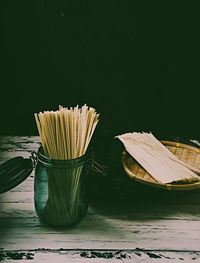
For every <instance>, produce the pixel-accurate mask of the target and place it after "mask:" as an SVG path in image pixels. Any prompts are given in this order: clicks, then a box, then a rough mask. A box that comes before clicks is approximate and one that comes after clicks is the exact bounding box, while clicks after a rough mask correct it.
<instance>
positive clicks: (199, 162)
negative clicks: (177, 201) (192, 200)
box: [122, 140, 200, 191]
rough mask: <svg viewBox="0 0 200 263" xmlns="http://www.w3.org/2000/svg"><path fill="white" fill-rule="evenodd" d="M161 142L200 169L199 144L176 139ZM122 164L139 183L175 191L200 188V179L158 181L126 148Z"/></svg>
mask: <svg viewBox="0 0 200 263" xmlns="http://www.w3.org/2000/svg"><path fill="white" fill-rule="evenodd" d="M160 142H161V143H163V144H164V145H165V147H167V148H168V149H169V150H170V151H171V152H172V153H173V154H175V155H176V156H178V157H179V158H181V159H182V160H185V161H187V162H188V163H190V164H191V165H192V166H194V167H195V168H197V169H200V147H198V146H197V145H195V146H192V145H189V144H185V143H181V142H175V141H164V140H161V141H160ZM122 165H123V167H124V170H125V172H126V173H127V174H128V176H129V177H130V178H131V179H134V180H136V181H137V182H139V183H143V184H146V185H148V186H152V187H156V188H160V189H163V190H175V191H181V190H182V191H186V190H195V189H198V188H200V181H193V182H190V183H189V182H187V183H186V182H179V183H177V182H175V183H171V184H161V183H159V182H157V181H156V180H155V179H154V178H153V177H152V176H151V175H150V174H149V173H148V172H147V171H146V170H145V169H144V168H143V167H141V166H140V165H139V164H138V162H137V161H136V160H135V159H133V157H132V156H130V155H129V153H128V152H127V151H126V150H124V151H123V152H122Z"/></svg>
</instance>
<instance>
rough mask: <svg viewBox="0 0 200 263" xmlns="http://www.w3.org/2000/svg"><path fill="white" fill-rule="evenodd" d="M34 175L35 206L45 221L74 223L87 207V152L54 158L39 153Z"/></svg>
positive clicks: (54, 224) (55, 223)
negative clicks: (58, 158) (70, 156)
mask: <svg viewBox="0 0 200 263" xmlns="http://www.w3.org/2000/svg"><path fill="white" fill-rule="evenodd" d="M37 159H38V160H37V165H36V168H35V178H34V200H35V210H36V213H37V215H38V217H39V219H40V221H41V222H42V223H45V224H47V225H51V226H60V227H63V226H72V225H74V224H76V223H78V222H79V221H80V220H81V219H82V218H83V217H84V215H85V214H86V212H87V209H88V203H89V202H88V196H87V191H86V175H87V172H88V169H89V160H88V157H87V155H84V156H81V157H80V158H76V159H71V160H55V159H50V158H47V157H46V156H45V155H44V152H43V149H42V147H40V148H39V150H38V153H37Z"/></svg>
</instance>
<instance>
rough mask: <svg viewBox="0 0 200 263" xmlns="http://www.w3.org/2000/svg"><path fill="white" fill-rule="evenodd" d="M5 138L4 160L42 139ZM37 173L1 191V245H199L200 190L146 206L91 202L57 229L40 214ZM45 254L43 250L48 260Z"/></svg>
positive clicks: (26, 152) (157, 247) (199, 248)
mask: <svg viewBox="0 0 200 263" xmlns="http://www.w3.org/2000/svg"><path fill="white" fill-rule="evenodd" d="M0 139H1V149H2V147H3V151H1V153H2V152H3V157H2V159H1V160H5V159H6V158H7V159H9V158H10V157H11V156H13V157H15V156H17V155H18V154H19V153H22V154H24V157H29V155H30V151H32V150H35V149H37V148H38V145H39V138H38V137H37V138H36V137H29V138H27V137H15V138H13V137H4V138H3V139H2V138H0ZM9 147H10V148H9ZM8 148H9V151H7V150H8ZM6 149H7V150H6ZM1 156H2V155H1ZM33 175H34V172H33V173H32V175H31V177H29V178H28V179H27V180H26V181H25V182H23V183H22V184H21V185H19V186H17V187H16V188H15V189H13V190H11V191H9V192H8V193H5V194H2V195H1V196H0V247H2V248H4V249H6V250H9V251H12V250H24V249H26V250H37V249H42V248H46V249H47V248H48V249H56V250H58V249H60V248H64V249H75V250H77V249H88V250H91V249H115V250H116V249H117V250H122V249H123V250H126V249H136V248H140V249H143V248H145V249H149V250H160V251H161V250H165V252H166V250H171V251H172V252H171V253H175V254H176V253H177V252H173V251H177V250H180V251H182V252H180V253H183V251H184V250H185V251H187V253H186V254H184V253H183V254H184V255H185V256H188V255H190V253H189V251H191V253H193V252H192V251H194V250H196V251H200V244H199V239H200V223H199V218H200V209H199V203H200V196H199V195H200V194H199V192H193V193H188V194H186V195H185V197H184V196H183V200H181V201H180V200H177V201H176V200H174V202H171V201H170V202H169V203H166V204H165V205H159V204H151V206H149V203H148V202H147V204H143V205H142V206H140V205H136V204H135V203H133V204H132V205H131V204H129V205H124V204H121V205H120V204H115V203H112V204H109V203H106V204H103V205H98V204H96V206H93V207H90V209H89V211H88V213H87V215H86V216H85V218H84V219H83V220H82V221H81V223H80V224H78V225H77V226H76V227H74V228H70V229H53V228H50V227H46V226H43V225H41V223H40V222H39V220H38V218H37V216H36V213H35V210H34V200H33V198H34V194H33ZM38 253H40V252H38ZM48 253H50V252H48ZM55 253H56V252H55ZM166 253H167V252H166ZM36 254H37V253H36ZM175 254H174V255H175ZM38 255H39V254H38ZM45 255H46V254H45V253H44V254H41V255H39V256H41V257H44V260H45V259H46V260H47V257H46V256H45ZM57 257H58V255H57ZM174 257H175V256H174ZM180 257H181V256H180ZM35 258H36V257H35ZM35 258H34V260H36V259H35ZM161 259H162V260H164V258H161ZM177 259H178V258H177ZM63 260H64V258H63ZM72 260H73V258H72ZM83 260H85V259H83ZM87 260H89V258H87ZM95 260H96V259H95ZM98 260H99V259H98ZM35 262H36V261H35ZM48 262H49V261H48ZM70 262H72V261H70ZM76 262H77V259H76ZM78 262H80V261H78ZM85 262H88V261H85ZM101 262H102V261H101ZM140 262H142V261H140ZM145 262H147V261H145ZM150 262H152V261H150ZM159 262H161V261H159Z"/></svg>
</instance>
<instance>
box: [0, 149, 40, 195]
mask: <svg viewBox="0 0 200 263" xmlns="http://www.w3.org/2000/svg"><path fill="white" fill-rule="evenodd" d="M35 162H36V156H35V153H32V155H31V157H30V158H23V157H21V156H18V157H15V158H12V159H10V160H8V161H6V162H4V163H2V164H1V165H0V193H5V192H7V191H9V190H11V189H13V188H14V187H16V186H17V185H19V184H20V183H22V182H23V181H24V180H25V179H26V178H27V177H28V176H29V175H30V174H31V172H32V170H33V168H34V166H35Z"/></svg>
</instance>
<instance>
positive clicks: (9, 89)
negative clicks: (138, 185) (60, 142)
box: [0, 0, 200, 139]
mask: <svg viewBox="0 0 200 263" xmlns="http://www.w3.org/2000/svg"><path fill="white" fill-rule="evenodd" d="M163 2H164V3H163ZM177 2H178V3H177ZM1 21H2V25H3V29H4V30H3V33H2V35H1V42H2V44H3V47H2V48H1V51H2V56H1V62H2V64H3V70H2V71H1V72H2V77H1V129H0V133H1V134H11V135H12V134H19V135H22V134H24V135H35V134H37V130H36V125H35V121H34V117H33V113H34V112H39V111H43V110H51V109H57V107H58V105H59V104H61V105H63V106H75V105H77V104H79V105H82V104H84V103H87V104H88V105H90V106H93V107H95V108H96V110H97V111H98V112H99V113H100V114H101V119H100V125H99V128H98V129H99V133H101V132H105V131H106V132H108V133H111V134H113V135H114V134H118V133H120V132H125V131H152V132H153V133H155V134H156V135H157V134H166V135H178V136H184V137H187V138H197V139H198V138H200V133H199V97H198V95H197V92H198V88H199V82H200V81H199V70H200V65H199V58H200V57H199V46H200V45H199V44H200V43H199V40H198V36H199V13H198V7H197V6H195V5H194V4H193V3H192V1H191V2H188V1H187V3H185V2H184V1H173V2H172V4H170V3H169V1H153V2H152V1H134V0H132V1H114V0H111V1H102V0H96V1H93V0H88V1H82V0H73V1H71V0H70V1H69V0H48V1H47V0H40V1H38V0H36V1H21V0H19V1H15V0H11V1H4V3H1Z"/></svg>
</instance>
